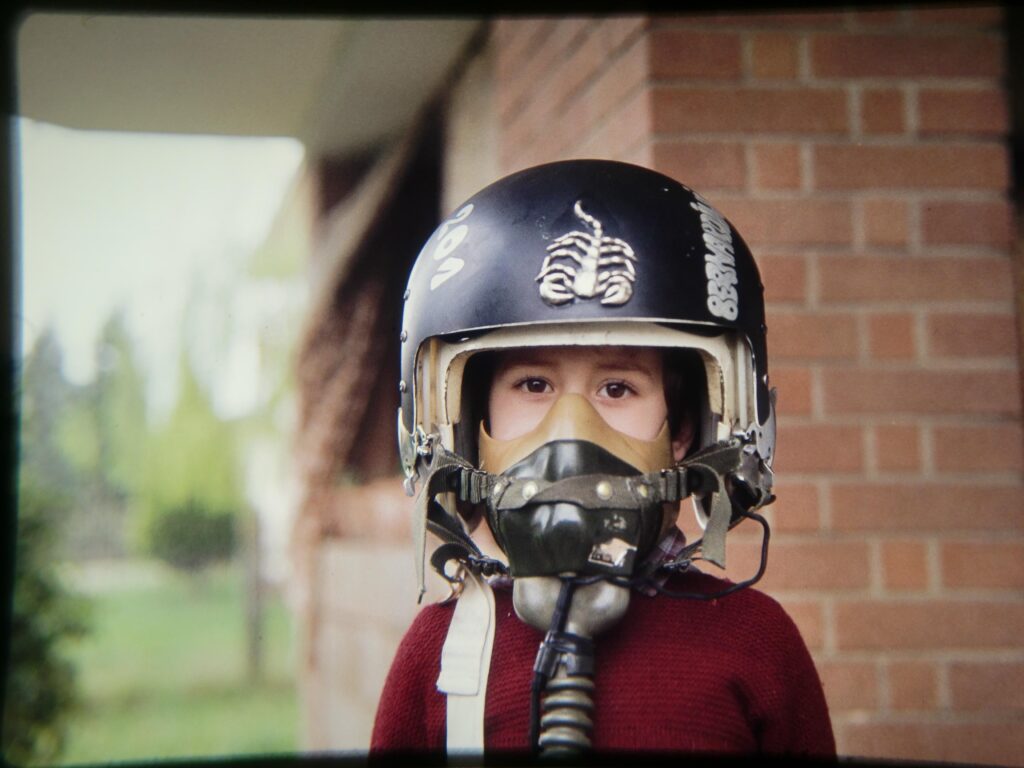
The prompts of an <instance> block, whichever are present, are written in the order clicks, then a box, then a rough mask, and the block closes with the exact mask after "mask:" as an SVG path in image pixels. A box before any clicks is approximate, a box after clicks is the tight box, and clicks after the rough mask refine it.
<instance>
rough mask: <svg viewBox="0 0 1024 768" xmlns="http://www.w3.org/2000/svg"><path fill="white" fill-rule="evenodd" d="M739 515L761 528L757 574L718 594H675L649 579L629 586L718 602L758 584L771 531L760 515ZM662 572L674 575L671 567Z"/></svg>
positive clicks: (766, 561) (762, 574)
mask: <svg viewBox="0 0 1024 768" xmlns="http://www.w3.org/2000/svg"><path fill="white" fill-rule="evenodd" d="M741 514H742V515H743V517H747V518H750V519H751V520H754V521H755V522H757V523H758V524H759V525H760V526H761V528H762V530H763V536H762V539H761V562H760V564H759V565H758V568H757V573H755V574H754V575H753V576H752V577H751V578H749V579H747V580H745V581H740V582H737V583H736V584H731V585H730V586H728V587H726V588H725V589H723V590H720V591H718V592H711V593H707V592H676V591H674V590H671V589H665V588H664V587H663V586H661V585H660V584H659V583H658V582H657V581H655V580H654V579H653V578H650V577H648V578H645V579H643V580H642V581H640V582H639V583H636V584H631V586H645V587H651V588H653V589H654V590H656V591H657V592H658V594H660V595H665V596H666V597H674V598H679V599H686V600H718V599H719V598H721V597H725V596H726V595H731V594H732V593H733V592H739V591H740V590H741V589H746V588H747V587H750V586H752V585H754V584H756V583H757V582H759V581H760V580H761V577H762V576H764V572H765V569H766V568H767V567H768V540H769V539H770V538H771V529H770V528H769V527H768V521H767V520H765V519H764V517H762V516H761V515H759V514H757V513H756V512H753V511H750V512H743V513H741ZM697 543H698V544H699V543H700V542H697ZM689 563H690V561H682V562H680V563H678V565H682V566H683V568H682V569H680V570H685V568H688V567H689ZM662 570H663V571H664V570H667V571H668V572H669V573H674V572H675V570H676V569H675V568H672V567H671V566H669V567H665V566H663V567H662Z"/></svg>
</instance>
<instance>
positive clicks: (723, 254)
mask: <svg viewBox="0 0 1024 768" xmlns="http://www.w3.org/2000/svg"><path fill="white" fill-rule="evenodd" d="M696 197H697V201H696V202H692V203H690V207H691V208H693V209H694V210H695V211H697V212H698V213H700V226H701V229H702V230H703V231H704V245H705V246H706V247H707V252H706V253H705V254H704V274H705V276H706V277H707V279H708V311H709V312H710V313H711V314H712V315H714V316H715V317H721V318H723V319H725V320H735V319H736V317H737V316H738V315H739V296H738V295H737V293H736V283H737V282H738V280H737V277H736V256H735V252H734V251H733V246H732V230H731V229H729V224H728V223H727V222H726V220H725V219H724V218H722V214H720V213H719V212H718V211H716V210H715V209H714V208H712V207H711V206H710V205H709V204H708V203H707V202H706V201H704V200H703V199H702V198H700V196H699V195H696Z"/></svg>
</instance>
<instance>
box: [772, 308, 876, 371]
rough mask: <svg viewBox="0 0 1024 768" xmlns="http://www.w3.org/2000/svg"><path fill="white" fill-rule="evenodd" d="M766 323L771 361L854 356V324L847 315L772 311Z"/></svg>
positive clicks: (853, 319)
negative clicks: (768, 332) (769, 332)
mask: <svg viewBox="0 0 1024 768" xmlns="http://www.w3.org/2000/svg"><path fill="white" fill-rule="evenodd" d="M768 320H769V327H770V328H771V334H772V337H771V340H772V359H774V360H812V359H827V360H835V359H840V360H842V359H846V360H849V359H852V358H855V357H856V356H857V346H858V345H857V322H856V319H855V318H854V316H853V315H851V314H845V313H823V312H799V313H798V312H773V313H772V314H771V315H770V316H769V318H768Z"/></svg>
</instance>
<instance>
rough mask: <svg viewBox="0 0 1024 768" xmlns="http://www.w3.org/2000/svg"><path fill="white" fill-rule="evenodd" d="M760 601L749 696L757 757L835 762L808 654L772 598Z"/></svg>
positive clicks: (827, 721)
mask: <svg viewBox="0 0 1024 768" xmlns="http://www.w3.org/2000/svg"><path fill="white" fill-rule="evenodd" d="M762 597H764V596H763V595H762ZM764 599H765V601H766V604H765V605H764V606H761V607H762V610H761V611H759V612H758V613H759V614H760V615H761V616H762V617H763V624H762V634H761V641H760V642H759V643H758V648H757V650H756V652H755V653H756V655H757V657H758V662H759V663H758V666H759V667H760V671H761V674H759V675H758V676H757V685H756V687H755V690H753V691H752V692H751V698H752V702H751V703H752V709H753V712H752V714H753V715H754V721H755V723H756V727H757V730H758V739H759V742H760V751H761V752H762V753H766V754H788V755H808V756H814V757H835V754H836V745H835V738H834V736H833V733H832V722H831V719H830V718H829V713H828V704H827V703H826V701H825V693H824V691H823V690H822V686H821V680H820V678H819V677H818V672H817V670H816V669H815V667H814V662H813V660H812V659H811V654H810V652H809V651H808V650H807V646H806V645H805V644H804V641H803V638H802V637H801V636H800V631H799V630H798V629H797V627H796V624H794V623H793V620H792V619H791V618H790V617H789V615H788V614H787V613H786V612H785V611H784V610H783V608H782V607H781V606H780V605H779V604H778V603H776V602H775V601H774V600H772V599H771V598H767V597H765V598H764Z"/></svg>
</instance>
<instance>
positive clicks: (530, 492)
mask: <svg viewBox="0 0 1024 768" xmlns="http://www.w3.org/2000/svg"><path fill="white" fill-rule="evenodd" d="M536 495H537V484H536V483H535V482H533V480H531V481H530V482H528V483H527V484H526V485H524V486H523V498H524V499H526V500H527V501H529V500H530V499H532V498H533V497H534V496H536Z"/></svg>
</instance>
